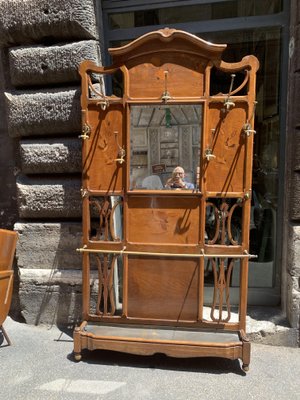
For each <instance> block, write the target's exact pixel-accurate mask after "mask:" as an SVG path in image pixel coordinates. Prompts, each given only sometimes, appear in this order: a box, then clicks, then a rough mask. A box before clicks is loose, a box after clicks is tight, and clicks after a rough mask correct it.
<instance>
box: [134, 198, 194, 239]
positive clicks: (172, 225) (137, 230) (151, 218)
mask: <svg viewBox="0 0 300 400" xmlns="http://www.w3.org/2000/svg"><path fill="white" fill-rule="evenodd" d="M199 203H200V200H199V197H197V198H193V197H191V196H190V197H181V196H176V197H167V196H166V197H159V196H155V195H153V196H130V197H129V198H128V225H127V232H128V234H127V235H128V238H127V240H128V242H131V243H144V244H149V243H153V244H154V243H155V244H195V245H196V244H198V243H199V218H200V217H199Z"/></svg>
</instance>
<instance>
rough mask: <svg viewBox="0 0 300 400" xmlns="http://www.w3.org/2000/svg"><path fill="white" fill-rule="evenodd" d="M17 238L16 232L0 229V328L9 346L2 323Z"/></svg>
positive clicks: (10, 289) (6, 308) (8, 301)
mask: <svg viewBox="0 0 300 400" xmlns="http://www.w3.org/2000/svg"><path fill="white" fill-rule="evenodd" d="M17 238H18V234H17V232H13V231H8V230H5V229H0V330H1V331H2V333H3V336H4V338H5V339H6V341H7V344H8V345H9V346H10V345H11V341H10V340H9V337H8V335H7V333H6V331H5V329H4V327H3V323H4V321H5V319H6V317H7V315H8V312H9V308H10V303H11V298H12V290H13V275H14V271H13V269H12V264H13V259H14V254H15V249H16V243H17Z"/></svg>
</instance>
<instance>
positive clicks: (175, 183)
mask: <svg viewBox="0 0 300 400" xmlns="http://www.w3.org/2000/svg"><path fill="white" fill-rule="evenodd" d="M184 178H185V173H184V169H183V168H182V167H176V168H174V170H173V172H172V178H170V179H168V180H167V182H166V185H165V187H166V188H167V189H194V185H193V184H192V183H189V182H187V181H186V180H185V179H184Z"/></svg>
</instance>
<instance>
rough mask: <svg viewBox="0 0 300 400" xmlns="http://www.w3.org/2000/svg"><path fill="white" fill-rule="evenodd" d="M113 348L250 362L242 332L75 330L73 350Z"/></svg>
mask: <svg viewBox="0 0 300 400" xmlns="http://www.w3.org/2000/svg"><path fill="white" fill-rule="evenodd" d="M84 349H88V350H101V349H105V350H113V351H120V352H124V353H131V354H138V355H153V354H155V353H164V354H166V355H168V356H171V357H179V358H184V357H224V358H228V359H232V360H235V359H242V360H243V364H244V365H245V366H248V365H249V362H250V343H249V342H247V341H246V342H245V341H244V340H243V338H242V335H241V333H240V332H239V331H235V332H228V331H225V330H218V331H209V330H195V329H183V328H180V329H177V328H175V327H174V328H173V327H169V328H166V327H159V326H156V327H153V326H151V327H150V326H143V325H140V326H128V325H127V326H121V325H117V324H111V325H107V324H93V323H84V324H83V325H82V326H81V327H80V328H77V329H76V330H75V332H74V353H75V357H76V356H77V357H78V358H77V359H80V358H81V355H80V353H81V351H82V350H84Z"/></svg>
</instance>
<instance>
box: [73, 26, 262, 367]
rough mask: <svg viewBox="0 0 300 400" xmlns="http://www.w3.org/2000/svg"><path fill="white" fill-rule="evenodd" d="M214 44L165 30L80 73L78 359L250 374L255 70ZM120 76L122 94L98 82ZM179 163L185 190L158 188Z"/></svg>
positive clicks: (87, 64) (250, 60)
mask: <svg viewBox="0 0 300 400" xmlns="http://www.w3.org/2000/svg"><path fill="white" fill-rule="evenodd" d="M225 48H226V45H215V44H211V43H208V42H205V41H203V40H201V39H200V38H198V37H196V36H194V35H192V34H189V33H186V32H183V31H179V30H175V29H168V28H166V29H162V30H159V31H155V32H151V33H148V34H146V35H144V36H142V37H140V38H138V39H136V40H134V41H133V42H131V43H130V44H128V45H126V46H123V47H120V48H114V49H109V52H110V54H111V56H112V60H113V64H112V65H111V66H110V67H99V66H96V65H95V64H94V63H93V62H91V61H84V62H83V63H82V64H81V66H80V75H81V78H82V95H81V107H82V135H81V138H82V139H83V175H82V201H83V246H82V248H80V249H78V251H80V252H81V253H82V257H83V322H82V324H81V325H80V326H79V327H77V328H76V329H75V331H74V355H75V359H76V360H80V359H81V351H82V350H83V349H89V350H94V349H109V350H115V351H122V352H127V353H135V354H144V355H145V354H146V355H150V354H154V353H156V352H159V353H165V354H167V355H169V356H174V357H201V356H214V357H226V358H229V359H241V360H242V367H243V369H244V370H245V371H246V370H247V369H248V367H249V362H250V343H249V341H248V339H247V337H246V333H245V332H246V330H245V328H246V309H247V286H248V260H249V258H251V257H252V255H251V254H249V226H250V209H251V177H252V151H253V150H252V149H253V135H254V133H255V131H254V112H255V104H256V101H255V80H256V72H257V69H258V66H259V64H258V61H257V59H256V58H255V57H254V56H251V55H250V56H247V57H244V58H243V59H242V60H241V61H240V62H238V63H226V62H224V61H222V59H221V56H222V53H223V51H224V50H225ZM120 71H121V73H122V77H123V93H122V94H121V95H119V96H115V95H111V96H107V95H105V93H104V91H103V89H102V88H103V86H104V85H103V79H106V77H109V76H116V75H115V74H116V73H117V72H120ZM220 82H221V85H220ZM222 82H223V83H222ZM236 82H237V83H236ZM218 85H219V86H220V87H221V88H223V87H225V86H226V87H227V89H226V91H225V93H222V91H221V92H218ZM178 165H180V166H182V167H183V168H184V170H185V173H186V177H185V179H186V181H187V180H188V179H189V180H190V183H191V184H190V185H187V184H186V183H184V185H182V187H181V188H178V187H177V188H172V187H167V186H168V185H166V182H168V181H167V179H169V178H170V177H171V176H172V171H173V169H174V167H176V166H178ZM183 176H184V175H183V174H182V177H183ZM187 178H188V179H187ZM186 181H184V182H186ZM183 187H188V188H187V189H183ZM237 265H238V266H239V267H240V286H239V304H238V318H237V319H235V320H234V319H233V313H232V311H231V309H232V304H231V298H230V285H231V275H232V271H233V269H234V268H237ZM208 276H210V280H209V279H208V278H207V277H208Z"/></svg>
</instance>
